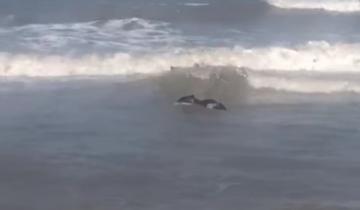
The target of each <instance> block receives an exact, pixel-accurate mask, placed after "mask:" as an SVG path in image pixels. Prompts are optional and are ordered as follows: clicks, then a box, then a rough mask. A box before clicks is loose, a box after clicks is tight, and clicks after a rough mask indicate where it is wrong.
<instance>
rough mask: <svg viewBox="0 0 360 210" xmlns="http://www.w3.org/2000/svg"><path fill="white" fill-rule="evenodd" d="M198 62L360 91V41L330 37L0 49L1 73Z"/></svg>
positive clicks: (277, 86)
mask: <svg viewBox="0 0 360 210" xmlns="http://www.w3.org/2000/svg"><path fill="white" fill-rule="evenodd" d="M194 64H203V65H202V66H233V67H245V68H247V72H248V74H249V84H250V86H252V87H253V88H255V89H263V88H270V89H274V90H282V91H293V92H304V93H311V92H320V93H330V92H342V91H352V92H358V93H360V79H358V80H357V79H356V78H360V44H344V43H338V44H329V43H327V42H309V43H307V44H305V45H299V46H295V47H265V48H243V47H235V48H231V49H229V48H202V49H199V48H197V49H178V50H176V49H172V50H170V51H168V52H166V53H150V54H142V55H139V54H131V53H115V54H111V55H97V54H91V55H85V56H81V57H71V56H56V55H54V56H50V55H33V54H32V55H30V54H9V53H0V76H5V77H18V76H27V77H58V76H61V77H64V76H65V77H71V76H106V75H123V76H129V75H135V74H141V75H149V76H151V75H154V74H160V73H164V72H169V71H170V69H171V67H172V66H177V67H193V66H194ZM200 66H201V65H200ZM200 69H201V68H200ZM203 69H204V68H203ZM201 71H203V70H201Z"/></svg>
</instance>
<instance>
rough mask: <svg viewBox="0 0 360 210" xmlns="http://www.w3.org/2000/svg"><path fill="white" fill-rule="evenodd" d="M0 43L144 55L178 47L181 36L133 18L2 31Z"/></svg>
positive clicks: (163, 25)
mask: <svg viewBox="0 0 360 210" xmlns="http://www.w3.org/2000/svg"><path fill="white" fill-rule="evenodd" d="M0 39H7V40H12V42H13V43H14V45H19V46H21V47H22V48H24V50H31V51H36V52H63V51H65V52H69V51H78V50H79V49H85V50H88V49H95V51H97V50H101V49H104V50H111V49H113V50H114V51H120V50H123V51H127V52H131V51H139V50H140V51H141V50H147V49H153V48H151V47H149V46H153V45H159V46H163V47H166V46H176V45H177V44H179V43H182V40H181V36H180V35H179V34H178V32H177V31H176V30H173V29H172V28H171V27H170V26H169V24H168V23H166V22H161V21H152V20H145V19H141V18H129V19H118V20H116V19H115V20H106V21H100V20H99V21H90V22H81V23H61V24H60V23H58V24H30V25H24V26H13V27H6V28H0Z"/></svg>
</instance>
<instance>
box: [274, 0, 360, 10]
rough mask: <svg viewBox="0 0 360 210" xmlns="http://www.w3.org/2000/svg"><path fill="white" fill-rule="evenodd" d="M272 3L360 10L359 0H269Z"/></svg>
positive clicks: (288, 6) (289, 6) (285, 6)
mask: <svg viewBox="0 0 360 210" xmlns="http://www.w3.org/2000/svg"><path fill="white" fill-rule="evenodd" d="M267 2H268V3H269V4H270V5H273V6H275V7H279V8H284V9H322V10H326V11H332V12H342V13H346V12H359V11H360V2H359V1H358V0H316V1H312V0H267Z"/></svg>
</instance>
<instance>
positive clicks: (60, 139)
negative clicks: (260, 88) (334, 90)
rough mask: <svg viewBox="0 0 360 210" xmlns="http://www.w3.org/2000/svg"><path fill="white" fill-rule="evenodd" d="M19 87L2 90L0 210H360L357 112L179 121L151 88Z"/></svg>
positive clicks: (275, 105) (328, 106)
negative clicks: (359, 196)
mask: <svg viewBox="0 0 360 210" xmlns="http://www.w3.org/2000/svg"><path fill="white" fill-rule="evenodd" d="M21 84H22V85H19V84H16V83H7V84H6V85H7V86H8V87H9V88H8V89H6V90H3V91H1V92H0V98H1V101H2V105H1V106H2V108H1V110H0V116H1V117H0V130H1V132H0V143H1V149H0V151H1V152H0V154H1V158H0V168H1V169H2V170H1V171H2V175H1V176H0V185H1V188H0V192H1V195H2V196H1V198H0V208H1V209H8V210H12V209H14V210H15V209H29V210H32V209H34V210H35V209H36V210H39V209H46V210H52V209H54V210H65V209H66V210H69V209H74V210H75V209H77V210H79V209H108V210H112V209H154V210H155V209H156V210H158V209H214V210H215V209H234V210H235V209H239V208H241V209H249V210H263V209H264V210H268V209H271V210H272V209H281V210H283V209H296V210H298V209H299V210H300V209H316V210H318V209H336V210H337V209H354V210H355V209H359V208H360V203H359V202H358V195H359V193H360V185H359V183H360V180H359V179H360V178H359V177H360V176H359V174H360V170H359V166H360V165H359V164H360V163H359V161H358V160H359V153H358V150H359V149H360V142H359V141H358V140H359V139H360V130H359V128H358V124H359V119H360V118H359V114H358V112H357V110H358V109H359V103H357V102H354V101H345V100H344V101H342V102H339V100H329V101H332V102H327V103H324V102H322V103H320V102H312V103H311V102H302V103H297V104H293V103H285V102H284V100H281V101H280V100H275V99H274V100H273V102H271V103H266V102H264V101H263V102H262V103H260V102H257V103H255V102H253V103H252V104H249V103H248V104H243V105H239V106H233V107H232V109H231V110H230V111H228V112H215V111H213V112H212V111H205V110H199V109H197V110H193V111H192V112H184V111H183V110H181V109H178V108H176V107H173V106H172V103H171V101H169V99H168V98H167V97H164V95H162V93H161V92H159V90H158V88H157V87H156V86H153V85H149V84H148V83H139V82H134V83H120V82H117V81H114V80H100V81H96V80H95V81H67V82H66V81H65V82H59V81H55V82H54V81H53V82H49V81H46V82H44V81H43V82H34V81H28V82H25V83H21ZM276 101H277V102H276Z"/></svg>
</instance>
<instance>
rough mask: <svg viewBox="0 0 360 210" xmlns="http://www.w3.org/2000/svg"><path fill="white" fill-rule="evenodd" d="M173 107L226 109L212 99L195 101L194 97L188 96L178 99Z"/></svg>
mask: <svg viewBox="0 0 360 210" xmlns="http://www.w3.org/2000/svg"><path fill="white" fill-rule="evenodd" d="M175 105H185V106H190V105H199V106H202V107H205V108H207V109H217V110H227V109H226V107H225V106H224V104H222V103H220V102H218V101H216V100H214V99H204V100H200V99H197V98H196V97H195V96H194V95H188V96H183V97H181V98H179V99H178V100H177V101H176V102H175Z"/></svg>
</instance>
